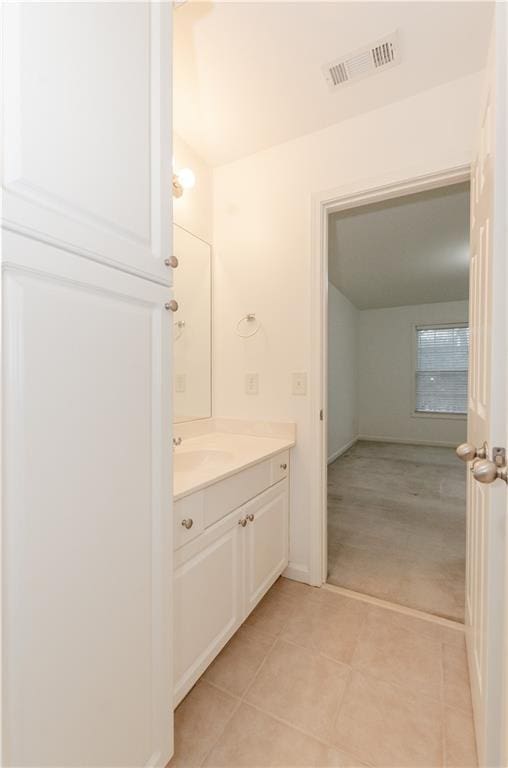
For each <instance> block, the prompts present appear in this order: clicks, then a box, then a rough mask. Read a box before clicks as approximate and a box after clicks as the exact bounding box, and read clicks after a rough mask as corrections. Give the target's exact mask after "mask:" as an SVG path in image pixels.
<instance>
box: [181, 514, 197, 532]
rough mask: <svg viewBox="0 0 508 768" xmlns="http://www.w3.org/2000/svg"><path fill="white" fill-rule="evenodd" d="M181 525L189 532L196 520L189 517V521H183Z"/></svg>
mask: <svg viewBox="0 0 508 768" xmlns="http://www.w3.org/2000/svg"><path fill="white" fill-rule="evenodd" d="M181 524H182V525H183V527H184V528H187V530H189V528H192V526H193V525H194V520H193V519H192V517H189V518H187V520H182V523H181Z"/></svg>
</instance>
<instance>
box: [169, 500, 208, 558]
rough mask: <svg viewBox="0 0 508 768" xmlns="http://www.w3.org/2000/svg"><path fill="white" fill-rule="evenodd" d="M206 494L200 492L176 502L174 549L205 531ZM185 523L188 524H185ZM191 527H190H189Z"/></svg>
mask: <svg viewBox="0 0 508 768" xmlns="http://www.w3.org/2000/svg"><path fill="white" fill-rule="evenodd" d="M204 507H205V493H204V491H198V492H197V493H192V494H191V495H190V496H184V498H183V499H179V500H178V501H175V504H174V547H175V549H178V548H179V547H182V546H183V545H184V544H187V542H188V541H192V539H195V538H196V536H199V534H200V533H202V532H203V530H204ZM184 522H185V523H186V524H184ZM189 526H190V527H189Z"/></svg>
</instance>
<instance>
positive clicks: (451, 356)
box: [416, 325, 469, 414]
mask: <svg viewBox="0 0 508 768" xmlns="http://www.w3.org/2000/svg"><path fill="white" fill-rule="evenodd" d="M468 357H469V328H468V327H467V326H464V325H463V326H457V327H453V328H452V327H446V326H441V327H436V326H434V327H432V328H417V329H416V411H417V412H418V413H459V414H460V413H463V414H464V413H467V368H468Z"/></svg>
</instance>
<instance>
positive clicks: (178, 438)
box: [173, 437, 182, 448]
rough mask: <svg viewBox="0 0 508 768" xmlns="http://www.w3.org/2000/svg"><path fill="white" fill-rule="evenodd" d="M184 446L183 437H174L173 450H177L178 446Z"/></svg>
mask: <svg viewBox="0 0 508 768" xmlns="http://www.w3.org/2000/svg"><path fill="white" fill-rule="evenodd" d="M181 444H182V438H181V437H174V438H173V448H176V446H177V445H181Z"/></svg>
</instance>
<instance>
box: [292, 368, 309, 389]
mask: <svg viewBox="0 0 508 768" xmlns="http://www.w3.org/2000/svg"><path fill="white" fill-rule="evenodd" d="M292 391H293V395H306V394H307V374H306V373H305V371H302V372H301V373H293V387H292Z"/></svg>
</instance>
